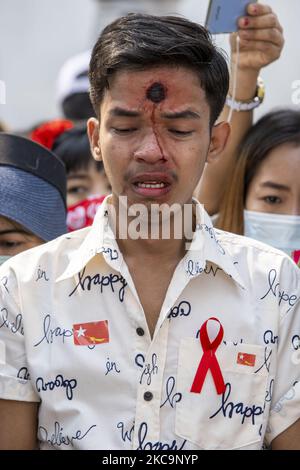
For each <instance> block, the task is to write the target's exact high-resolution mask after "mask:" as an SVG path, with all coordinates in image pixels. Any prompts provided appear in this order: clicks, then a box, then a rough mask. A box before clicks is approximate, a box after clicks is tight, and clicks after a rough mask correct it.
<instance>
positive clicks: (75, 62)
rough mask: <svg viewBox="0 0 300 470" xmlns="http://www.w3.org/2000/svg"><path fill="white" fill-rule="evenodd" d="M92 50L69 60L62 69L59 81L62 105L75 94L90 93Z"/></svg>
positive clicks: (59, 98)
mask: <svg viewBox="0 0 300 470" xmlns="http://www.w3.org/2000/svg"><path fill="white" fill-rule="evenodd" d="M91 53H92V52H91V50H88V51H85V52H82V53H81V54H77V55H75V56H73V57H71V58H70V59H68V60H67V61H66V62H65V63H64V64H63V66H62V68H61V69H60V72H59V75H58V80H57V99H58V100H59V102H60V103H62V102H63V101H64V100H65V99H66V98H67V97H68V96H71V95H73V94H74V93H84V92H86V93H88V92H89V87H90V84H89V78H88V70H89V63H90V58H91Z"/></svg>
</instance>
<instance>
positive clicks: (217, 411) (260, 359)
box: [175, 338, 271, 449]
mask: <svg viewBox="0 0 300 470" xmlns="http://www.w3.org/2000/svg"><path fill="white" fill-rule="evenodd" d="M268 349H270V348H267V347H265V346H261V345H252V344H245V343H241V344H238V345H237V346H235V345H233V344H227V345H225V344H222V345H220V346H219V348H218V349H217V351H216V358H217V360H218V362H219V365H220V368H221V372H222V375H223V379H224V382H225V385H226V388H225V392H224V393H223V394H222V395H218V394H217V391H216V388H215V384H214V380H213V376H212V373H211V371H210V370H208V371H207V374H206V377H205V381H204V384H203V387H202V390H201V393H192V392H190V390H191V387H192V384H193V381H194V378H195V375H196V372H197V369H198V365H199V363H200V361H201V358H202V355H203V352H202V348H201V347H200V345H199V340H197V339H193V338H184V339H182V340H181V343H180V348H179V358H178V371H177V391H178V392H180V393H182V399H181V401H180V402H178V403H177V405H176V418H175V433H176V434H177V435H178V436H180V437H182V438H183V439H187V440H188V441H190V442H192V443H193V444H195V445H196V446H197V447H199V448H200V449H237V448H241V447H246V446H249V445H253V444H255V443H257V445H258V443H259V441H261V440H262V437H261V431H262V424H263V417H264V404H265V396H266V389H267V380H268V375H269V372H268V369H269V367H270V364H269V363H268V361H267V358H268V357H269V358H270V356H271V354H270V351H269V350H268ZM269 362H270V359H269ZM258 447H259V445H258Z"/></svg>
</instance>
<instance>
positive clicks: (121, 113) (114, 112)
mask: <svg viewBox="0 0 300 470" xmlns="http://www.w3.org/2000/svg"><path fill="white" fill-rule="evenodd" d="M109 114H110V115H111V116H113V117H139V116H140V115H141V113H139V112H138V111H130V110H129V109H125V108H118V107H117V108H113V109H111V110H110V111H109Z"/></svg>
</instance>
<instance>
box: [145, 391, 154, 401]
mask: <svg viewBox="0 0 300 470" xmlns="http://www.w3.org/2000/svg"><path fill="white" fill-rule="evenodd" d="M152 398H153V393H151V392H145V393H144V400H146V401H151V400H152Z"/></svg>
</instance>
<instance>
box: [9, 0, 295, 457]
mask: <svg viewBox="0 0 300 470" xmlns="http://www.w3.org/2000/svg"><path fill="white" fill-rule="evenodd" d="M238 24H239V30H238V33H233V34H231V36H230V44H231V56H230V64H229V65H230V66H229V67H228V65H227V64H226V60H225V58H224V55H223V54H222V52H221V51H220V50H219V49H218V48H217V47H216V46H215V45H214V44H213V42H212V40H211V37H210V35H209V33H208V32H207V31H206V30H205V28H203V27H201V26H199V25H197V24H195V23H192V22H190V21H188V20H184V19H182V18H179V17H178V18H177V17H155V16H150V15H142V14H131V15H127V16H125V17H122V18H120V19H119V20H116V21H115V22H114V23H112V24H111V25H108V26H107V27H106V28H105V29H104V31H103V32H102V33H101V35H100V37H99V39H98V41H97V43H96V44H95V46H94V49H93V50H92V51H88V52H87V53H85V54H83V55H81V56H80V58H76V60H75V66H74V61H73V62H72V60H71V61H68V63H67V64H66V66H65V68H64V70H63V71H62V73H61V75H60V79H59V83H60V96H61V103H62V115H61V116H60V117H58V118H57V119H55V120H52V121H50V122H49V121H46V120H45V121H44V122H42V123H37V124H36V125H34V126H33V127H31V128H30V129H29V128H28V130H26V131H24V132H22V133H20V132H14V130H13V129H9V123H8V124H7V125H4V124H3V125H1V129H0V265H2V266H1V269H0V288H1V289H0V312H1V315H0V342H1V344H3V348H2V349H1V348H0V421H1V428H0V448H2V449H36V448H40V449H51V448H56V449H60V448H74V449H76V448H77V449H130V448H134V449H145V450H146V449H148V450H149V449H152V450H162V449H171V450H185V449H186V450H195V449H234V448H240V449H261V448H264V447H265V448H272V449H300V421H299V418H300V358H299V354H298V353H297V351H298V352H299V350H300V310H299V298H300V271H299V266H300V178H299V176H300V111H299V110H297V109H290V108H288V107H286V108H280V109H279V108H277V107H276V103H274V109H273V110H272V111H270V112H268V113H266V114H265V115H264V116H263V117H261V118H260V119H259V120H258V121H257V122H255V123H254V110H255V108H257V107H258V106H261V107H263V106H264V104H263V101H264V92H265V90H264V84H263V83H262V81H261V79H260V73H261V70H262V69H263V68H264V67H267V66H268V65H269V64H271V63H272V62H274V61H276V60H280V55H281V52H282V49H283V47H284V38H283V29H282V27H281V25H280V22H279V19H278V18H277V16H276V14H275V13H274V12H273V11H272V9H271V8H270V7H269V6H267V5H262V4H257V3H254V4H250V5H249V6H248V9H247V14H246V15H245V17H243V18H240V19H239V23H238ZM237 34H238V37H239V40H238V41H237V39H236V38H237ZM237 48H238V50H237ZM235 75H236V76H235ZM235 78H237V83H234V82H235ZM268 86H271V84H268ZM229 116H230V119H229ZM229 120H230V123H229V122H228V121H229ZM122 197H126V198H127V203H128V206H129V209H128V214H127V215H126V217H125V219H126V222H127V225H126V236H125V237H124V236H121V231H122V230H123V228H122V227H121V225H120V224H121V219H120V218H119V219H118V220H117V221H116V219H114V217H113V211H114V214H117V215H118V216H120V212H121V206H122V204H123V203H122V201H123V199H122ZM120 201H121V205H120ZM157 204H158V205H167V206H169V207H172V206H173V205H176V204H177V205H178V206H180V207H181V208H184V207H185V206H186V205H189V206H191V208H192V209H191V210H192V222H191V223H190V225H189V226H188V235H187V234H186V232H184V236H183V235H182V233H181V236H180V237H177V236H176V234H175V232H176V227H175V223H173V222H174V219H175V218H176V217H175V215H176V211H175V213H174V218H172V217H171V219H169V220H168V222H170V220H171V231H170V233H169V237H168V238H167V239H164V237H162V236H161V231H163V228H164V217H163V216H161V218H159V219H157V220H158V221H159V222H157V221H156V222H155V223H154V225H155V224H156V225H157V224H158V225H159V229H158V232H159V236H158V237H157V238H155V239H153V238H151V237H148V238H147V239H143V236H139V235H141V233H142V231H141V230H140V229H139V230H138V229H137V225H139V226H141V225H143V222H145V218H143V217H144V216H142V217H140V218H139V222H138V224H136V225H135V229H136V230H135V235H136V233H137V236H130V235H129V233H131V232H130V230H129V229H130V227H131V228H132V226H133V222H132V220H133V219H132V218H133V216H134V215H137V214H136V213H135V212H134V210H136V209H135V208H134V209H133V207H135V205H136V206H139V208H138V209H139V211H140V212H141V211H142V209H141V207H140V206H142V205H143V206H144V207H146V213H147V214H150V213H151V217H152V209H153V207H154V206H155V205H157ZM149 220H150V221H151V223H150V222H149ZM152 222H153V220H152V219H151V218H150V219H147V221H146V222H145V224H146V226H147V228H148V227H149V224H150V225H151V224H152V225H151V229H153V223H152ZM172 224H173V225H172ZM128 227H129V228H128ZM151 233H152V232H151ZM48 242H50V243H48ZM187 242H189V245H187ZM187 246H188V247H187ZM32 248H33V249H32ZM16 255H18V256H16ZM297 265H299V266H297ZM213 338H215V339H214V341H212V339H213ZM208 353H209V354H210V356H209V357H210V358H213V359H209V358H208ZM172 384H173V385H172ZM175 384H176V388H175ZM172 387H173V388H172ZM165 390H166V393H167V397H165ZM172 393H173V395H172ZM171 395H172V397H171ZM228 407H230V410H229V409H228ZM99 410H100V411H99ZM12 417H13V419H12ZM57 428H58V429H57ZM16 429H18V433H16ZM101 429H105V432H104V431H101ZM124 436H125V437H124Z"/></svg>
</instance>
